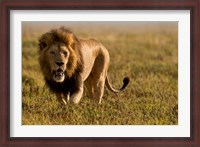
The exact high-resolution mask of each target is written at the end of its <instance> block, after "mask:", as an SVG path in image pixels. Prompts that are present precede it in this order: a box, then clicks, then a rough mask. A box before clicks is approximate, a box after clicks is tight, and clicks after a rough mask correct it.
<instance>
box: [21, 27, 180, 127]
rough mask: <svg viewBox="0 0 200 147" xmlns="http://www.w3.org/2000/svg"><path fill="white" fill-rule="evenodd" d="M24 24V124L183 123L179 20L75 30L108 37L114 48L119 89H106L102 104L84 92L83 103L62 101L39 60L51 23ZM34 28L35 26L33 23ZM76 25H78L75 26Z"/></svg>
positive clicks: (111, 72)
mask: <svg viewBox="0 0 200 147" xmlns="http://www.w3.org/2000/svg"><path fill="white" fill-rule="evenodd" d="M27 26H28V25H26V26H25V25H24V27H23V39H22V62H23V63H22V89H23V90H22V124H23V125H61V124H62V125H172V124H173V125H177V124H178V35H177V25H172V26H169V25H168V24H166V26H167V27H165V25H164V24H163V25H162V27H158V26H159V25H158V26H157V25H155V26H152V29H151V27H150V28H145V26H133V27H131V25H130V24H129V26H128V27H127V28H124V30H117V29H116V28H117V27H119V26H116V27H111V26H110V27H109V25H108V27H101V28H99V27H95V25H94V26H93V27H88V28H85V29H80V28H81V26H79V25H77V26H75V28H74V29H73V30H75V33H76V34H77V36H78V37H92V38H95V39H97V40H99V41H100V42H102V43H103V44H104V45H105V46H106V48H107V49H108V50H109V53H110V58H111V61H110V68H109V77H110V79H111V83H112V84H113V85H114V87H116V88H117V87H120V86H121V84H122V80H123V77H124V76H129V77H130V80H131V81H130V83H129V85H128V87H127V88H126V89H125V90H124V91H123V92H122V93H119V94H115V93H112V92H110V91H109V90H108V89H107V88H106V89H105V92H104V96H103V100H102V104H101V105H100V106H99V105H98V104H97V103H96V101H94V100H92V99H90V98H88V97H86V96H85V94H84V96H83V98H82V99H81V101H80V103H79V104H76V105H75V104H68V105H66V106H63V105H60V104H59V103H58V102H57V100H56V97H55V95H54V94H53V93H51V92H50V91H49V90H48V88H47V87H46V86H45V83H44V80H43V75H42V73H41V71H40V68H39V64H38V60H37V58H38V54H37V51H38V50H37V49H38V47H37V39H38V36H40V35H41V34H42V33H44V32H45V31H48V29H49V28H48V27H47V28H43V30H42V31H41V30H40V29H41V28H38V27H34V26H31V27H32V29H27ZM29 27H30V26H29ZM70 28H73V26H71V27H70ZM166 28H167V29H166Z"/></svg>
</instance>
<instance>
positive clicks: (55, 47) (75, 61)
mask: <svg viewBox="0 0 200 147" xmlns="http://www.w3.org/2000/svg"><path fill="white" fill-rule="evenodd" d="M79 48H80V43H79V40H78V38H77V37H76V36H75V35H74V34H73V33H72V32H71V31H70V30H69V29H67V28H65V27H60V28H59V29H53V30H51V31H49V32H47V33H45V34H43V35H42V36H41V37H40V39H39V64H40V67H41V70H42V72H43V75H44V76H45V79H46V80H48V81H51V82H55V83H63V82H64V81H65V79H70V78H71V77H72V76H73V75H74V74H75V72H76V70H77V67H78V65H79V64H81V62H82V61H81V55H80V51H79Z"/></svg>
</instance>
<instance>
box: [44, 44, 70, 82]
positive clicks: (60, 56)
mask: <svg viewBox="0 0 200 147" xmlns="http://www.w3.org/2000/svg"><path fill="white" fill-rule="evenodd" d="M46 56H47V59H48V61H47V62H48V64H49V67H50V70H51V73H50V75H51V76H52V77H51V78H52V79H53V80H54V81H55V82H59V83H61V82H63V81H64V79H65V72H66V68H67V63H68V61H69V57H70V52H69V49H68V47H67V46H66V45H65V44H64V43H59V42H56V43H54V44H52V45H51V46H50V47H49V49H48V50H47V52H46Z"/></svg>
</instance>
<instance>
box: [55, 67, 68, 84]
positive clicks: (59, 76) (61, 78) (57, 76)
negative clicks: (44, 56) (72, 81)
mask: <svg viewBox="0 0 200 147" xmlns="http://www.w3.org/2000/svg"><path fill="white" fill-rule="evenodd" d="M53 79H54V81H56V82H59V83H61V82H63V81H64V79H65V75H64V71H63V70H62V69H58V70H56V71H53Z"/></svg>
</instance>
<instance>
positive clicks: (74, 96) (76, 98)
mask: <svg viewBox="0 0 200 147" xmlns="http://www.w3.org/2000/svg"><path fill="white" fill-rule="evenodd" d="M82 95H83V83H82V84H81V86H80V88H79V90H78V91H77V92H75V93H73V94H71V96H70V102H73V103H75V104H77V103H79V101H80V100H81V97H82Z"/></svg>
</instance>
